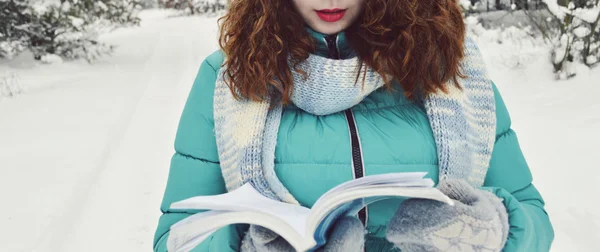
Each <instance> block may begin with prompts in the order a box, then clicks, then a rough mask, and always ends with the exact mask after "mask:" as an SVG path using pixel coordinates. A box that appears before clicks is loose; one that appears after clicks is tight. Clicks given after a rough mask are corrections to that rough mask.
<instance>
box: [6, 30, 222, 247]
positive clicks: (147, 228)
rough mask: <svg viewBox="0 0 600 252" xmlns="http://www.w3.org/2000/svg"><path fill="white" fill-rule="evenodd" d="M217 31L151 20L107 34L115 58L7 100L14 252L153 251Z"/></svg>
mask: <svg viewBox="0 0 600 252" xmlns="http://www.w3.org/2000/svg"><path fill="white" fill-rule="evenodd" d="M190 23H191V24H190ZM194 27H195V28H194ZM202 27H204V28H202ZM207 27H215V29H216V25H215V23H214V19H205V18H191V19H190V18H174V19H149V20H146V22H145V23H144V24H143V26H142V28H139V29H134V30H121V31H117V32H115V33H113V34H111V35H110V36H109V37H106V38H105V39H106V40H107V41H109V42H112V43H115V44H119V45H120V47H119V49H118V51H117V52H116V54H115V57H112V58H107V59H106V60H104V61H101V62H98V63H96V64H95V65H94V66H86V65H75V64H73V65H71V64H64V65H60V66H50V67H49V68H56V69H45V70H38V72H36V73H40V72H41V74H40V75H38V76H31V75H28V76H22V79H23V80H22V82H23V83H24V84H27V83H31V85H27V86H28V87H30V88H29V90H28V92H27V93H26V94H25V95H22V96H20V97H18V98H16V99H11V100H4V101H2V103H1V104H0V115H2V124H0V132H10V133H11V134H8V135H7V134H2V138H1V140H2V141H1V142H0V150H2V151H1V153H0V160H2V171H3V173H4V174H3V176H2V177H1V178H0V196H1V197H2V198H3V199H4V202H5V204H6V205H5V207H3V209H4V211H3V215H2V217H1V218H3V219H1V223H2V226H3V229H2V230H3V231H0V232H2V235H0V244H2V245H0V246H1V247H2V249H1V250H2V251H61V252H62V251H115V250H116V251H149V250H151V243H152V234H153V231H154V228H155V225H156V221H157V217H158V216H159V213H160V212H159V211H158V210H159V209H158V207H159V204H160V199H161V197H162V192H163V189H164V183H165V182H166V175H167V172H168V165H169V160H170V155H171V154H172V152H173V147H172V146H173V139H174V133H175V128H176V126H177V121H178V117H179V115H180V113H181V109H182V106H183V104H184V102H185V98H186V96H187V93H188V91H189V88H190V85H191V84H192V81H193V77H194V76H195V73H196V70H197V67H198V66H199V64H200V61H201V60H202V59H203V58H204V57H205V56H206V55H207V54H208V53H210V52H212V51H213V50H215V49H216V39H215V38H214V36H206V35H207V34H204V35H203V34H202V32H204V33H206V31H207V30H210V29H207ZM193 33H196V34H193ZM214 34H215V32H214V31H213V32H211V33H210V35H214ZM205 39H206V40H209V41H208V42H207V41H203V40H205ZM51 70H54V71H51ZM55 71H56V72H60V73H62V74H61V75H53V74H52V72H55ZM65 72H69V73H72V74H70V75H65V74H64V73H65ZM22 75H23V74H22ZM49 79H53V80H52V81H48V80H49ZM39 82H43V83H44V84H43V85H42V84H39ZM7 161H8V162H7ZM7 163H8V164H10V167H7V166H6V164H7Z"/></svg>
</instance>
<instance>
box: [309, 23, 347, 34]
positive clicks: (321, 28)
mask: <svg viewBox="0 0 600 252" xmlns="http://www.w3.org/2000/svg"><path fill="white" fill-rule="evenodd" d="M311 28H312V29H313V30H315V31H317V32H320V33H323V34H327V35H332V34H338V33H340V32H342V31H344V30H345V29H346V28H347V25H345V24H317V25H314V26H313V27H311Z"/></svg>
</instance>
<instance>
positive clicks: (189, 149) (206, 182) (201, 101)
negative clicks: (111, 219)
mask: <svg viewBox="0 0 600 252" xmlns="http://www.w3.org/2000/svg"><path fill="white" fill-rule="evenodd" d="M221 62H222V56H221V55H220V53H219V52H217V53H214V54H212V55H211V56H209V57H208V58H207V59H206V60H205V61H204V62H203V63H202V65H201V67H200V70H199V72H198V75H197V76H196V80H195V81H194V85H193V87H192V90H191V92H190V94H189V97H188V100H187V103H186V105H185V108H184V110H183V114H182V116H181V119H180V122H179V128H178V130H177V137H176V140H175V154H174V156H173V158H172V160H171V167H170V170H169V178H168V181H167V188H166V190H165V193H164V197H163V201H162V205H161V208H160V209H161V211H162V213H163V214H162V216H161V217H160V220H159V223H158V227H157V229H156V233H155V237H154V251H155V252H165V251H167V248H166V245H167V239H168V236H169V228H170V226H171V225H172V224H174V223H176V222H178V221H180V220H182V219H183V218H186V217H188V216H190V215H191V214H194V213H193V212H187V211H181V210H175V209H170V208H169V206H170V205H171V203H173V202H176V201H179V200H183V199H186V198H189V197H193V196H199V195H215V194H222V193H225V192H226V188H225V183H224V181H223V177H222V175H221V169H220V166H219V158H218V153H217V147H216V140H215V135H214V131H213V128H214V121H213V112H212V111H213V93H214V86H215V80H216V76H217V70H218V67H219V66H220V64H221ZM242 228H243V226H240V225H238V226H230V227H226V228H223V229H221V230H219V231H217V232H216V233H215V234H213V236H212V237H210V238H208V239H207V240H205V242H204V243H202V244H200V245H199V246H198V247H196V248H195V249H194V250H193V251H194V252H199V251H224V252H226V251H237V250H238V248H239V243H240V234H241V233H242V232H243V231H242V230H241V229H242Z"/></svg>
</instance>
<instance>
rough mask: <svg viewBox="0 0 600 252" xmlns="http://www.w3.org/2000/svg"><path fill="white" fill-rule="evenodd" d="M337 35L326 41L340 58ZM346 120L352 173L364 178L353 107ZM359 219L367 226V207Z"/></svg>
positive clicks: (331, 50) (336, 56)
mask: <svg viewBox="0 0 600 252" xmlns="http://www.w3.org/2000/svg"><path fill="white" fill-rule="evenodd" d="M337 39H338V37H337V35H327V36H325V43H327V49H328V56H329V58H331V59H340V51H339V50H338V46H337V43H338V41H337ZM344 113H345V115H346V120H347V121H348V130H349V131H350V144H351V146H352V175H353V177H354V179H358V178H362V177H364V176H365V166H364V163H363V154H362V147H361V143H360V135H359V134H358V129H357V127H356V120H355V119H354V113H353V112H352V109H347V110H346V111H344ZM358 219H359V220H360V221H361V222H362V223H363V225H365V227H366V226H367V221H368V219H367V207H365V208H363V209H361V210H360V211H359V212H358Z"/></svg>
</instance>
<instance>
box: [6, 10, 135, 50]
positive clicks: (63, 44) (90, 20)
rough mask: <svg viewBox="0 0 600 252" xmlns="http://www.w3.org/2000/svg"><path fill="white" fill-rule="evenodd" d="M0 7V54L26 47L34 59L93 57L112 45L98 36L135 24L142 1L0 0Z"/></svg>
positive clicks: (111, 47)
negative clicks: (105, 42) (49, 56)
mask: <svg viewBox="0 0 600 252" xmlns="http://www.w3.org/2000/svg"><path fill="white" fill-rule="evenodd" d="M0 9H1V10H2V11H0V21H1V22H0V24H1V25H0V33H1V34H0V57H8V58H10V57H11V56H13V55H14V54H15V53H18V52H19V51H20V50H22V48H28V49H29V50H31V51H32V52H33V53H34V55H35V57H36V58H37V59H41V58H42V57H44V56H45V55H58V56H60V57H62V58H66V59H77V58H85V59H87V60H88V61H92V60H95V59H96V58H98V57H99V56H101V55H105V54H109V53H110V52H111V51H112V50H113V49H114V47H113V46H111V45H107V44H104V43H101V42H99V41H98V36H99V35H100V34H101V33H102V32H106V31H109V30H112V29H114V28H116V27H121V26H130V25H138V24H139V22H140V20H139V18H137V11H138V10H139V9H141V5H140V2H139V0H0ZM5 24H7V25H5Z"/></svg>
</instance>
